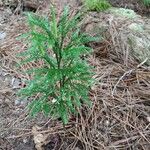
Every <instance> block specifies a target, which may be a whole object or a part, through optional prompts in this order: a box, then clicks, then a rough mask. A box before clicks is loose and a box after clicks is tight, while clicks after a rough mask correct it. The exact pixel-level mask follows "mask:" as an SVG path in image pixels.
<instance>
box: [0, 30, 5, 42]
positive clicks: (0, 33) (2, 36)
mask: <svg viewBox="0 0 150 150" xmlns="http://www.w3.org/2000/svg"><path fill="white" fill-rule="evenodd" d="M5 37H6V33H5V32H2V31H0V40H3V39H5Z"/></svg>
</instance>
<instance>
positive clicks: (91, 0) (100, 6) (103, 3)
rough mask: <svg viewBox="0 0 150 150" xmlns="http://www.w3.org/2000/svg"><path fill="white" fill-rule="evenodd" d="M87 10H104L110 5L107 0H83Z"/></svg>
mask: <svg viewBox="0 0 150 150" xmlns="http://www.w3.org/2000/svg"><path fill="white" fill-rule="evenodd" d="M84 2H85V5H86V7H87V9H88V10H91V11H105V10H107V9H108V8H110V7H111V5H110V4H109V2H108V1H107V0H84Z"/></svg>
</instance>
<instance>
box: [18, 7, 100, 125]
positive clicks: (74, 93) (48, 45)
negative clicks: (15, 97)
mask: <svg viewBox="0 0 150 150" xmlns="http://www.w3.org/2000/svg"><path fill="white" fill-rule="evenodd" d="M80 18H81V15H80V14H77V15H75V16H74V17H72V18H70V17H69V9H68V7H65V9H64V11H63V14H62V16H61V18H60V20H59V21H58V22H57V21H56V16H55V10H54V8H52V10H51V18H50V19H48V18H44V17H39V16H37V15H34V14H28V22H29V26H30V32H29V33H27V34H26V35H25V37H26V40H27V43H28V46H29V47H28V49H27V51H25V52H24V53H22V54H21V55H22V56H26V60H25V61H24V62H23V63H29V62H38V61H39V60H40V61H41V60H42V61H43V62H44V65H43V66H41V67H38V68H35V69H33V70H29V71H28V73H32V75H34V76H33V79H32V80H30V81H28V82H27V86H26V87H25V88H23V89H21V91H20V94H21V95H22V96H25V97H29V96H36V97H37V98H35V100H33V101H32V102H31V103H30V104H29V109H30V112H31V115H33V116H35V115H36V114H37V113H39V112H41V111H42V112H43V113H44V114H45V115H50V116H51V117H61V119H62V121H63V123H64V124H67V122H68V120H69V115H70V114H76V113H77V109H78V108H80V107H81V106H82V104H83V103H84V102H86V103H88V104H90V101H89V98H88V91H89V88H90V86H91V85H92V83H93V80H92V78H91V77H92V73H91V68H90V66H89V65H88V64H87V61H86V58H84V59H81V58H83V57H81V56H83V55H86V54H89V52H90V51H91V49H90V48H89V47H87V46H85V43H88V42H90V41H95V40H97V38H93V37H90V36H88V35H87V34H84V33H83V34H81V33H80V28H79V26H78V23H79V22H80ZM37 95H38V96H37Z"/></svg>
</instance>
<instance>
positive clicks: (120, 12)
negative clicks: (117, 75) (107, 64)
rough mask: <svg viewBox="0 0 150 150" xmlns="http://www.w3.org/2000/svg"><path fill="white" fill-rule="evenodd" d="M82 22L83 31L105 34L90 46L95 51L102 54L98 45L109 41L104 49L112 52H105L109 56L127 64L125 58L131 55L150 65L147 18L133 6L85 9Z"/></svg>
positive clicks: (131, 57)
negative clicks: (96, 10)
mask: <svg viewBox="0 0 150 150" xmlns="http://www.w3.org/2000/svg"><path fill="white" fill-rule="evenodd" d="M82 26H83V27H82V30H83V32H87V33H88V34H90V35H92V36H101V35H102V36H103V37H105V40H104V41H100V42H98V43H97V45H98V46H97V47H96V48H95V47H94V49H96V51H98V53H99V55H102V54H103V52H102V51H101V48H100V47H103V46H105V45H104V44H105V43H104V42H105V41H109V42H108V43H107V45H106V46H107V47H108V46H109V48H108V49H107V51H106V53H107V55H108V54H112V53H113V55H111V56H110V55H109V57H112V56H113V58H112V59H116V60H118V61H123V63H124V64H125V65H128V64H129V60H130V59H132V60H133V59H134V58H135V59H136V60H138V61H139V62H138V63H141V62H143V61H145V60H146V62H145V64H146V65H150V19H147V18H144V17H141V16H140V15H137V14H136V13H135V12H134V11H133V10H129V9H124V8H111V9H109V10H108V11H106V12H99V13H97V12H89V13H88V14H87V16H85V18H84V20H83V23H82ZM109 43H110V44H109ZM108 44H109V45H108ZM92 46H93V45H92ZM103 49H104V48H103ZM96 53H97V52H96ZM104 56H106V55H104Z"/></svg>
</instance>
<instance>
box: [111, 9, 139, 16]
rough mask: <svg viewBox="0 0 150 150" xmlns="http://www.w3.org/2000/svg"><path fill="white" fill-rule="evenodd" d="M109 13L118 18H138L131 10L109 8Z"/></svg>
mask: <svg viewBox="0 0 150 150" xmlns="http://www.w3.org/2000/svg"><path fill="white" fill-rule="evenodd" d="M110 12H112V13H113V14H116V15H119V16H123V17H127V18H131V19H133V18H136V17H137V16H138V15H137V14H136V13H135V12H134V11H133V10H131V9H125V8H111V9H110Z"/></svg>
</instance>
